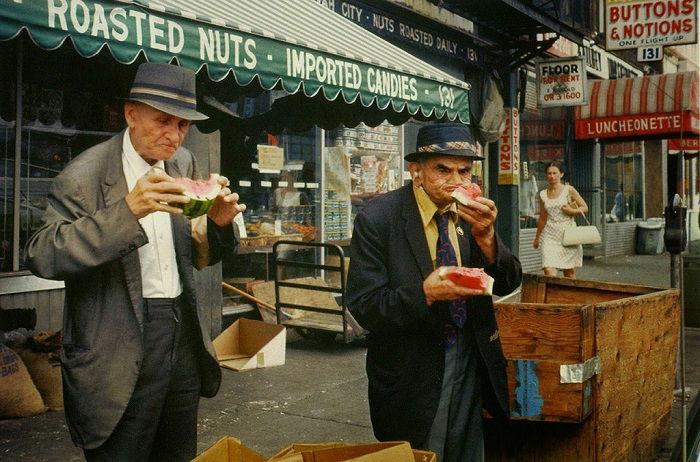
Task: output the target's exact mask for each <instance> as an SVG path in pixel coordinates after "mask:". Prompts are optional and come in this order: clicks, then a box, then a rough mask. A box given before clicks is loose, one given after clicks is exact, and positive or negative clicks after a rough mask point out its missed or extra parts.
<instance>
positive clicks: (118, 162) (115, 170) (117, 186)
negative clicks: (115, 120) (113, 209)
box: [101, 133, 143, 327]
mask: <svg viewBox="0 0 700 462" xmlns="http://www.w3.org/2000/svg"><path fill="white" fill-rule="evenodd" d="M123 139H124V135H123V133H122V135H121V136H115V137H114V138H112V141H113V143H114V144H113V145H112V146H110V151H111V152H112V153H114V154H113V155H114V157H113V159H112V161H111V162H107V165H106V166H105V169H106V172H105V180H104V182H103V183H102V185H101V186H102V196H103V197H104V201H105V207H109V206H110V205H112V204H115V203H117V202H119V201H120V200H123V199H124V197H125V196H126V195H127V193H128V192H129V189H128V187H127V184H126V177H125V176H124V167H123V166H122V141H123ZM120 260H121V264H122V269H123V271H124V281H125V282H126V288H127V291H128V292H129V298H130V299H131V307H132V309H133V310H134V314H135V315H136V319H137V320H138V323H139V326H140V327H143V283H142V281H141V265H140V263H139V253H138V251H133V252H129V253H128V254H126V255H125V256H123V257H122V258H121V259H120Z"/></svg>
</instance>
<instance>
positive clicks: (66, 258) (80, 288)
mask: <svg viewBox="0 0 700 462" xmlns="http://www.w3.org/2000/svg"><path fill="white" fill-rule="evenodd" d="M124 115H125V117H126V121H127V124H128V128H127V129H126V130H125V131H124V132H122V133H120V134H118V135H117V136H115V137H113V138H111V139H110V140H108V141H106V142H104V143H102V144H99V145H97V146H94V147H92V148H90V149H88V150H86V151H85V152H83V153H81V154H80V155H79V156H77V157H76V158H75V159H74V160H73V161H72V162H70V163H69V164H68V165H67V166H66V168H65V169H64V170H63V171H62V172H61V173H60V174H59V175H58V176H57V177H56V178H55V180H54V183H53V185H52V187H51V191H50V193H49V196H48V206H47V209H46V213H45V216H44V218H45V223H44V225H43V226H42V228H41V229H40V230H39V231H38V232H37V233H36V234H35V235H34V236H33V237H32V238H31V239H30V241H29V243H28V244H27V264H28V266H29V268H30V269H31V270H32V271H33V272H34V273H35V274H36V275H38V276H41V277H44V278H50V279H59V280H64V281H65V285H66V301H65V308H64V345H63V350H62V353H61V362H62V367H63V384H64V402H65V409H66V419H67V421H68V427H69V429H70V432H71V436H72V438H73V441H74V442H75V444H76V445H78V446H80V447H82V448H83V450H84V454H85V457H86V459H87V460H90V461H93V460H95V461H141V460H144V461H145V460H152V461H156V460H157V461H179V460H183V461H184V460H190V459H192V458H193V457H194V456H195V455H196V449H197V408H198V404H199V397H200V395H201V396H206V397H211V396H214V395H215V394H216V392H217V391H218V388H219V385H220V382H221V372H220V370H219V366H218V363H217V361H216V356H215V353H214V351H213V347H212V344H211V338H210V337H209V333H208V332H209V328H208V326H206V325H205V323H204V322H203V321H202V320H203V319H204V315H203V313H200V312H199V311H198V309H197V305H196V300H195V296H194V287H193V286H194V283H193V261H194V258H195V256H194V255H193V254H194V253H195V252H194V250H193V239H192V235H191V225H190V222H189V220H188V219H187V218H186V217H184V216H183V215H182V210H181V208H179V207H177V205H178V204H183V203H186V202H188V200H189V199H188V198H187V197H186V196H184V195H182V194H181V193H182V192H183V190H184V188H183V187H182V186H180V185H179V184H177V183H175V182H174V181H173V178H174V177H181V176H187V177H190V178H194V177H196V175H197V172H196V165H195V158H194V156H193V155H192V153H191V152H190V151H188V150H187V149H185V148H183V147H182V146H181V144H182V141H183V139H184V137H185V135H186V134H187V131H188V129H189V126H190V122H191V121H193V120H201V119H206V116H205V115H204V114H201V113H199V112H197V110H196V98H195V75H194V72H192V71H190V70H188V69H184V68H180V67H177V66H173V65H169V64H156V63H145V64H142V65H141V66H140V67H139V69H138V71H137V74H136V77H135V79H134V83H133V86H132V88H131V92H130V94H129V98H128V101H127V102H126V103H125V105H124ZM220 182H221V183H222V191H221V193H220V194H219V196H218V197H217V198H216V201H215V203H214V205H213V207H212V209H211V210H210V211H209V212H208V213H207V218H206V228H207V231H206V233H204V235H205V236H206V238H205V240H206V241H208V242H207V244H208V249H209V254H210V256H211V257H210V258H211V260H210V262H214V261H216V260H217V257H218V256H220V255H221V254H222V252H226V251H230V252H233V251H235V246H236V238H235V236H234V233H233V228H232V224H231V222H232V220H233V218H234V217H235V215H236V214H237V213H239V212H241V211H243V210H245V206H244V205H243V204H238V195H237V194H235V193H232V192H231V191H230V190H229V189H228V188H227V187H226V186H227V184H228V181H227V180H226V179H225V178H223V177H222V178H220ZM198 248H199V247H198Z"/></svg>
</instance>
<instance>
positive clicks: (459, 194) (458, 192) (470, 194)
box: [451, 183, 481, 207]
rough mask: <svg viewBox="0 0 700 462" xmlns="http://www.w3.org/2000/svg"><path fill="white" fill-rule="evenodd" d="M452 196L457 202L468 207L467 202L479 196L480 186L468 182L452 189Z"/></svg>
mask: <svg viewBox="0 0 700 462" xmlns="http://www.w3.org/2000/svg"><path fill="white" fill-rule="evenodd" d="M451 195H452V198H453V199H454V200H455V201H457V203H459V204H462V205H463V206H465V207H469V202H470V201H473V200H474V199H476V198H477V197H479V196H481V188H480V187H479V185H478V184H477V183H469V185H468V186H467V187H466V188H465V187H462V186H460V187H458V188H457V189H455V190H454V191H452V194H451Z"/></svg>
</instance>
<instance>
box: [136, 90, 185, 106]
mask: <svg viewBox="0 0 700 462" xmlns="http://www.w3.org/2000/svg"><path fill="white" fill-rule="evenodd" d="M137 93H138V94H141V95H150V96H157V97H160V98H166V99H170V100H176V101H180V102H182V103H185V104H187V105H190V106H193V107H196V106H197V99H196V98H193V97H191V96H186V95H182V94H178V93H175V92H172V91H167V90H157V89H155V88H146V87H133V88H132V89H131V95H130V96H131V97H134V96H136V94H137Z"/></svg>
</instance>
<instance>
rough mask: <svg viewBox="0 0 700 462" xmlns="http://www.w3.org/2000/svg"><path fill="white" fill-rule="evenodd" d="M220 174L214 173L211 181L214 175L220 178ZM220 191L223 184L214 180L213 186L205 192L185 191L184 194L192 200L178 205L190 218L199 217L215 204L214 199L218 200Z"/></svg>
mask: <svg viewBox="0 0 700 462" xmlns="http://www.w3.org/2000/svg"><path fill="white" fill-rule="evenodd" d="M218 176H219V175H217V174H212V175H211V177H210V179H209V181H211V179H212V177H215V178H216V179H218ZM219 191H221V185H220V184H219V183H218V182H214V185H212V188H211V189H210V190H209V191H208V192H207V193H205V194H195V193H193V192H191V191H185V192H183V193H182V194H183V195H185V196H187V197H189V198H190V201H189V202H187V203H186V204H177V206H178V207H180V208H181V209H182V214H183V215H184V216H186V217H188V218H197V217H199V216H202V215H204V214H205V213H207V212H208V211H209V209H211V207H212V206H213V205H214V201H216V196H218V195H219Z"/></svg>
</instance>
